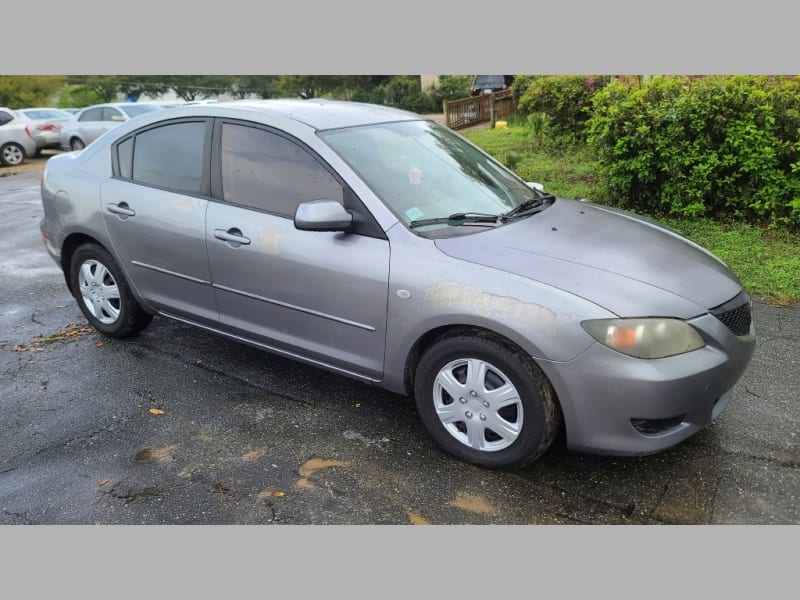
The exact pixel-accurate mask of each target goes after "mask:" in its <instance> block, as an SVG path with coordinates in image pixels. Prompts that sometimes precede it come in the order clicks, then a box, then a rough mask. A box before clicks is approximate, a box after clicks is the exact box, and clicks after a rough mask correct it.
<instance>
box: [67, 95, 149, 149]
mask: <svg viewBox="0 0 800 600" xmlns="http://www.w3.org/2000/svg"><path fill="white" fill-rule="evenodd" d="M163 108H164V107H163V106H161V105H159V104H147V103H139V102H110V103H107V104H94V105H92V106H87V107H86V108H84V109H82V110H80V111H79V112H77V113H76V114H74V115H73V120H72V121H70V122H69V123H68V125H67V126H65V127H64V129H63V131H62V132H61V136H60V138H59V145H60V147H61V149H62V150H82V149H83V148H85V147H86V146H88V145H89V144H91V143H92V142H93V141H95V140H96V139H97V138H99V137H100V136H101V135H103V134H104V133H105V132H106V131H108V130H109V129H113V128H114V127H116V126H117V125H119V124H121V123H125V122H126V121H130V120H131V119H133V118H134V117H138V116H139V115H144V114H147V113H149V112H153V111H156V110H162V109H163Z"/></svg>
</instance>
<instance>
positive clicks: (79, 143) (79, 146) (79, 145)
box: [69, 137, 86, 150]
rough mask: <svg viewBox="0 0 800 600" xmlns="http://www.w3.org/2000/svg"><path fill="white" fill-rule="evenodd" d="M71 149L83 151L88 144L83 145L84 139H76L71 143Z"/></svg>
mask: <svg viewBox="0 0 800 600" xmlns="http://www.w3.org/2000/svg"><path fill="white" fill-rule="evenodd" d="M69 147H70V148H72V149H73V150H83V149H84V148H86V144H84V143H83V140H82V139H80V138H76V137H74V138H72V139H71V140H70V141H69Z"/></svg>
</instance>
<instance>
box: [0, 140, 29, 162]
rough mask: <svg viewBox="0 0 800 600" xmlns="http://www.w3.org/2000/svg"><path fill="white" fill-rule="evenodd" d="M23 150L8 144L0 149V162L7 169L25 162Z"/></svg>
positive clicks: (14, 144)
mask: <svg viewBox="0 0 800 600" xmlns="http://www.w3.org/2000/svg"><path fill="white" fill-rule="evenodd" d="M25 158H26V157H25V149H24V148H23V147H22V146H20V145H19V144H16V143H14V142H8V143H6V144H3V146H2V147H0V162H2V163H3V164H4V165H6V166H8V167H15V166H17V165H21V164H22V163H23V162H25Z"/></svg>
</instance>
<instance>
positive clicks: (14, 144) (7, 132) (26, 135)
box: [0, 119, 36, 167]
mask: <svg viewBox="0 0 800 600" xmlns="http://www.w3.org/2000/svg"><path fill="white" fill-rule="evenodd" d="M34 154H36V142H35V141H33V137H32V136H31V130H30V127H28V125H27V124H25V123H22V122H21V121H20V120H18V119H12V120H11V121H6V122H5V124H3V125H0V164H2V165H3V166H7V167H13V166H16V165H21V164H22V163H23V162H25V159H26V158H28V157H29V156H33V155H34Z"/></svg>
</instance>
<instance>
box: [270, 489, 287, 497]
mask: <svg viewBox="0 0 800 600" xmlns="http://www.w3.org/2000/svg"><path fill="white" fill-rule="evenodd" d="M272 495H273V496H274V497H275V498H283V497H284V496H285V495H286V494H285V493H284V492H281V491H280V490H275V491H274V492H272Z"/></svg>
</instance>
